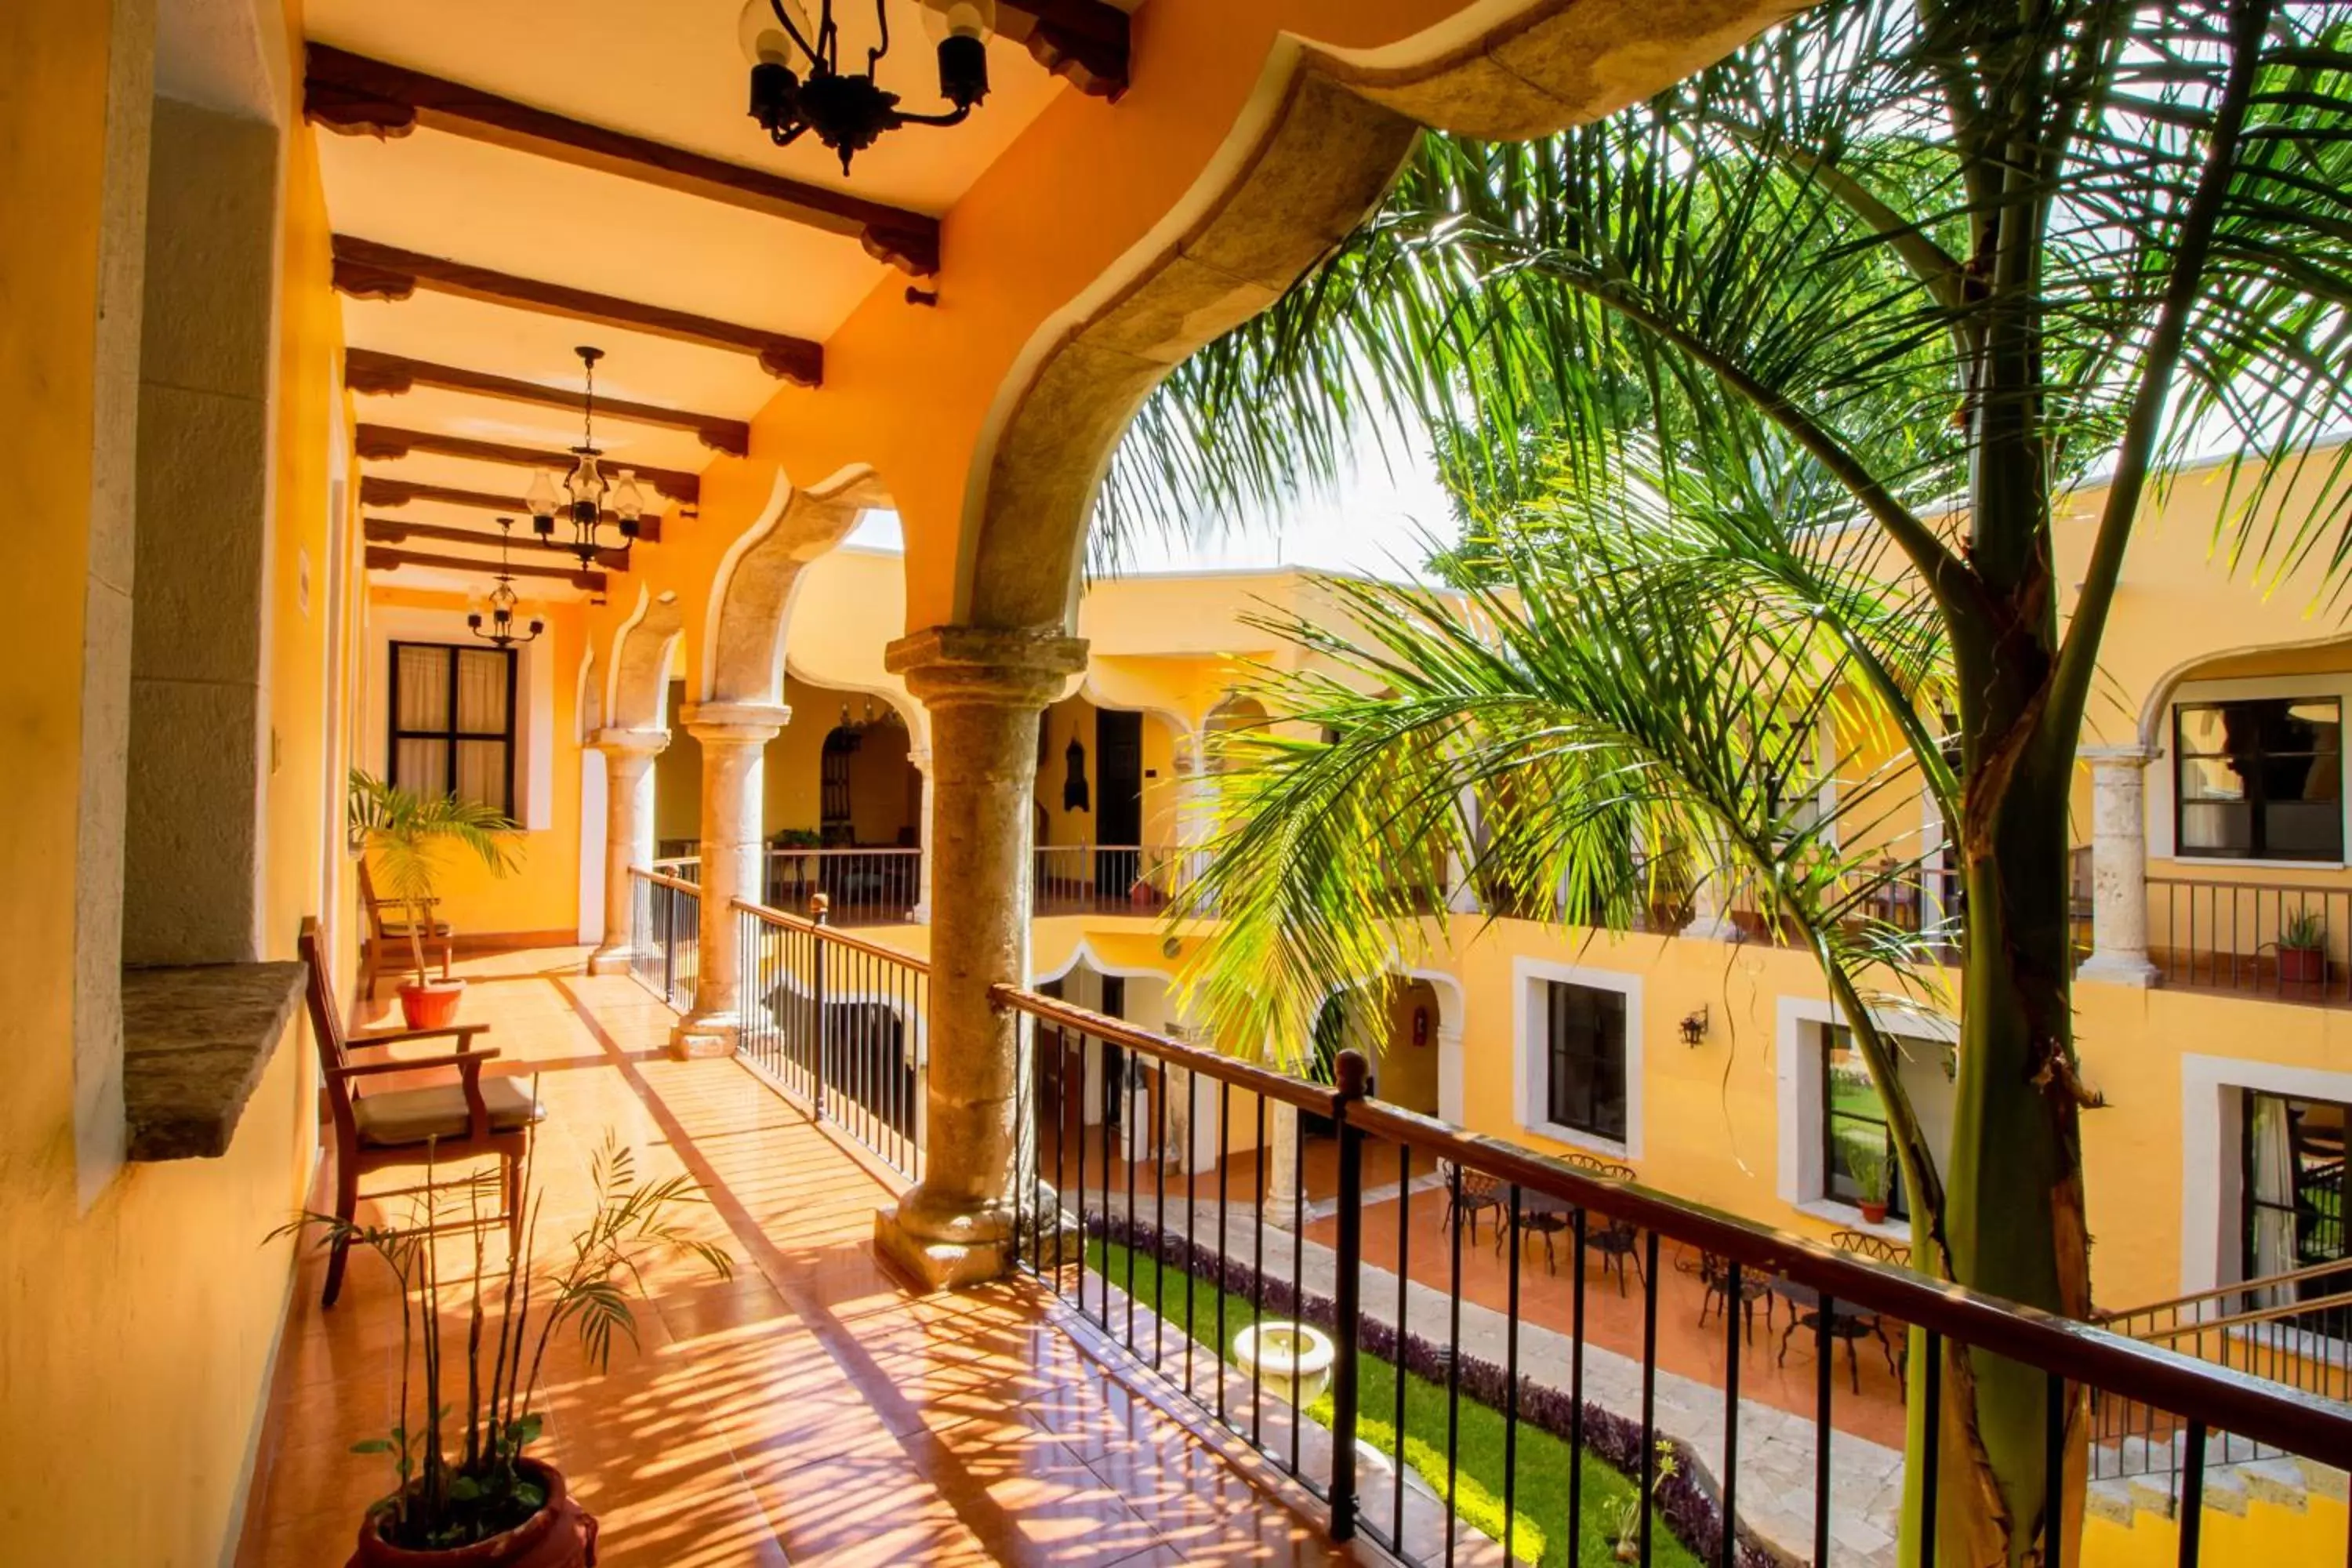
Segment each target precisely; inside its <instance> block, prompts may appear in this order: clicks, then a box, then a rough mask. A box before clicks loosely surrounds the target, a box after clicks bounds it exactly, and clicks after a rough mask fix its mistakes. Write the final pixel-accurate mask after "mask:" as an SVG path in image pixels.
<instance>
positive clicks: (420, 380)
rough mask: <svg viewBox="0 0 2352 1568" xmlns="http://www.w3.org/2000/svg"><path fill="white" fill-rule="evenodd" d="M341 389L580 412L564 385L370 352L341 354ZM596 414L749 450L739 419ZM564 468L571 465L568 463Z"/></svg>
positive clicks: (636, 410) (721, 447)
mask: <svg viewBox="0 0 2352 1568" xmlns="http://www.w3.org/2000/svg"><path fill="white" fill-rule="evenodd" d="M343 384H344V385H345V386H347V387H349V388H350V389H351V390H352V391H353V392H356V393H358V394H360V395H362V396H370V397H397V396H399V395H401V394H402V393H404V392H406V391H408V390H409V389H411V388H412V387H418V386H437V387H440V388H442V389H444V390H445V391H448V392H465V393H471V394H473V395H476V396H478V397H497V398H502V399H504V400H505V401H507V402H509V403H529V404H533V405H537V406H539V407H541V408H563V409H569V410H571V411H572V412H574V413H577V412H578V411H579V408H580V394H579V393H577V392H574V391H572V389H571V388H570V387H568V386H545V385H541V384H540V383H538V382H536V381H518V380H516V379H515V378H514V377H512V376H507V375H492V374H489V373H488V372H487V371H479V370H466V369H462V368H460V367H459V366H457V365H450V364H435V363H432V362H431V361H429V360H421V359H409V358H407V357H406V356H404V355H402V354H388V353H379V352H377V351H376V350H374V349H351V350H347V351H346V352H345V353H344V354H343ZM596 412H597V413H598V414H600V415H603V416H605V417H607V418H612V419H625V420H628V421H630V422H632V423H634V424H638V425H658V426H662V427H664V428H665V429H670V430H684V431H686V432H688V434H690V435H692V436H693V437H695V439H697V440H698V441H700V442H701V443H702V444H703V445H704V446H706V447H709V448H710V449H711V450H712V451H714V452H724V453H726V454H727V455H728V456H729V457H730V458H740V457H745V456H747V455H749V454H750V452H751V426H750V425H749V424H747V423H745V422H744V421H743V420H740V419H725V418H721V417H720V416H718V415H716V414H691V413H688V412H687V411H686V410H685V409H682V408H663V407H659V406H657V405H654V404H651V403H630V402H628V401H626V400H625V399H623V398H618V397H599V398H598V399H597V400H596ZM564 466H565V467H569V466H570V463H569V461H568V460H567V462H566V463H565V464H564Z"/></svg>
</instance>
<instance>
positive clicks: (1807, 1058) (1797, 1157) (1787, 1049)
mask: <svg viewBox="0 0 2352 1568" xmlns="http://www.w3.org/2000/svg"><path fill="white" fill-rule="evenodd" d="M1870 1016H1871V1019H1872V1021H1873V1022H1874V1023H1876V1024H1877V1025H1878V1026H1879V1027H1880V1028H1882V1029H1884V1030H1885V1031H1886V1032H1887V1033H1888V1034H1890V1035H1895V1036H1900V1037H1903V1038H1905V1039H1909V1040H1931V1041H1937V1042H1940V1043H1942V1044H1945V1045H1950V1046H1957V1045H1958V1042H1959V1037H1960V1032H1959V1026H1958V1025H1957V1024H1955V1023H1953V1022H1952V1021H1951V1020H1950V1019H1948V1018H1938V1017H1935V1016H1931V1015H1928V1014H1924V1013H1910V1012H1904V1011H1901V1010H1893V1011H1881V1010H1879V1009H1877V1008H1873V1009H1871V1014H1870ZM1845 1021H1846V1020H1845V1016H1844V1015H1843V1014H1842V1013H1841V1012H1839V1011H1838V1008H1837V1005H1836V1004H1835V1003H1833V1002H1830V1001H1827V1000H1825V999H1822V998H1820V997H1814V996H1782V997H1781V998H1780V1005H1779V1007H1778V1008H1777V1009H1776V1016H1775V1017H1774V1020H1773V1048H1774V1052H1775V1056H1776V1058H1777V1059H1776V1062H1775V1065H1774V1069H1773V1078H1774V1080H1775V1091H1776V1094H1777V1097H1778V1100H1779V1102H1780V1103H1779V1110H1780V1117H1779V1135H1780V1161H1779V1175H1778V1179H1779V1191H1780V1201H1781V1202H1783V1203H1785V1204H1788V1205H1790V1207H1792V1208H1794V1209H1796V1210H1797V1211H1798V1212H1800V1213H1801V1214H1807V1215H1812V1216H1813V1217H1814V1218H1815V1219H1822V1220H1827V1221H1830V1222H1831V1223H1832V1224H1835V1225H1842V1226H1846V1227H1848V1228H1849V1229H1853V1230H1874V1231H1876V1232H1878V1233H1879V1234H1881V1235H1884V1236H1888V1237H1894V1238H1895V1239H1897V1240H1907V1239H1909V1237H1910V1231H1909V1229H1908V1227H1906V1226H1901V1225H1895V1224H1892V1223H1890V1224H1887V1225H1885V1226H1871V1225H1866V1224H1864V1222H1863V1218H1862V1210H1861V1209H1859V1208H1857V1207H1855V1206H1854V1205H1852V1204H1849V1203H1845V1202H1843V1201H1841V1200H1840V1199H1837V1198H1833V1197H1831V1196H1830V1195H1829V1194H1828V1192H1827V1188H1828V1185H1829V1173H1828V1172H1827V1171H1825V1170H1824V1169H1823V1168H1822V1129H1821V1104H1822V1071H1823V1070H1824V1068H1823V1062H1822V1052H1821V1050H1820V1049H1819V1048H1818V1047H1819V1043H1820V1042H1819V1037H1818V1036H1817V1035H1816V1034H1815V1031H1816V1030H1819V1029H1821V1028H1822V1027H1824V1026H1832V1025H1838V1024H1843V1023H1844V1022H1845Z"/></svg>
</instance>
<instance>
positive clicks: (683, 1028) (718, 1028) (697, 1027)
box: [669, 1013, 743, 1062]
mask: <svg viewBox="0 0 2352 1568" xmlns="http://www.w3.org/2000/svg"><path fill="white" fill-rule="evenodd" d="M742 1038H743V1024H742V1020H741V1019H740V1018H738V1017H736V1016H735V1015H734V1014H732V1013H726V1014H716V1013H714V1014H712V1015H711V1016H709V1017H703V1018H688V1019H687V1020H686V1021H685V1022H683V1023H681V1024H679V1025H678V1026H677V1027H676V1028H674V1029H672V1030H671V1031H670V1032H669V1054H670V1055H671V1056H673V1057H675V1058H677V1059H678V1060H679V1061H682V1062H691V1061H705V1060H708V1059H709V1058H714V1057H731V1056H733V1055H734V1054H735V1047H737V1046H739V1045H740V1044H741V1043H742Z"/></svg>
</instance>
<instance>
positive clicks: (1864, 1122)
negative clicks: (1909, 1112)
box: [1818, 1024, 1911, 1220]
mask: <svg viewBox="0 0 2352 1568" xmlns="http://www.w3.org/2000/svg"><path fill="white" fill-rule="evenodd" d="M1852 1038H1853V1031H1852V1030H1851V1029H1849V1028H1847V1027H1846V1026H1844V1025H1843V1024H1824V1025H1822V1032H1821V1053H1822V1062H1821V1067H1822V1070H1821V1094H1820V1104H1819V1107H1818V1109H1819V1114H1820V1121H1821V1139H1822V1198H1823V1199H1825V1200H1826V1201H1828V1202H1830V1203H1833V1204H1845V1205H1849V1206H1851V1207H1854V1208H1860V1207H1861V1206H1862V1184H1861V1183H1859V1182H1857V1181H1855V1180H1854V1179H1853V1176H1852V1175H1851V1174H1850V1173H1847V1172H1845V1171H1843V1170H1841V1169H1840V1168H1839V1164H1840V1162H1839V1160H1838V1123H1840V1122H1841V1121H1843V1122H1846V1123H1849V1124H1853V1125H1858V1126H1875V1127H1876V1128H1877V1129H1878V1131H1879V1137H1880V1141H1881V1142H1883V1143H1884V1144H1885V1149H1884V1154H1883V1157H1884V1158H1885V1162H1886V1217H1887V1218H1888V1219H1889V1220H1898V1219H1900V1220H1907V1219H1909V1218H1910V1217H1911V1201H1910V1198H1909V1196H1908V1195H1907V1194H1906V1193H1905V1192H1904V1190H1903V1167H1902V1165H1901V1163H1899V1162H1898V1161H1897V1160H1896V1159H1895V1131H1894V1129H1892V1128H1891V1127H1889V1126H1888V1125H1887V1121H1886V1100H1885V1096H1884V1095H1881V1094H1879V1092H1878V1085H1877V1083H1876V1082H1875V1081H1873V1083H1872V1084H1871V1086H1870V1087H1871V1093H1872V1094H1873V1096H1874V1097H1875V1098H1876V1099H1877V1100H1878V1114H1877V1115H1875V1116H1870V1115H1865V1114H1864V1113H1863V1112H1861V1111H1858V1110H1850V1109H1848V1108H1846V1107H1843V1106H1841V1105H1839V1104H1838V1102H1837V1075H1836V1074H1835V1073H1833V1072H1832V1071H1831V1070H1830V1054H1831V1053H1832V1051H1835V1050H1838V1049H1840V1048H1844V1049H1848V1050H1851V1049H1853V1046H1852V1043H1851V1042H1852Z"/></svg>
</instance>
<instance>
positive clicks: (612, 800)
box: [588, 730, 669, 974]
mask: <svg viewBox="0 0 2352 1568" xmlns="http://www.w3.org/2000/svg"><path fill="white" fill-rule="evenodd" d="M588 743H589V745H591V746H593V747H594V748H595V749H596V750H597V751H599V752H604V944H603V945H602V946H600V947H599V948H597V949H596V951H595V952H593V953H591V954H590V955H589V958H588V973H591V974H626V973H628V972H629V960H630V958H631V957H632V956H633V955H634V954H635V945H634V944H635V935H634V933H633V932H632V931H630V929H629V928H630V925H631V921H630V919H629V916H630V908H631V906H630V900H631V899H632V897H633V896H634V893H635V889H632V888H631V887H630V885H629V868H630V867H632V866H651V865H652V864H653V860H654V759H655V758H656V757H657V756H659V755H660V754H661V752H662V749H663V748H664V747H666V746H667V745H668V744H669V731H667V730H599V731H596V732H595V734H593V735H592V736H590V737H589V740H588Z"/></svg>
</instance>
